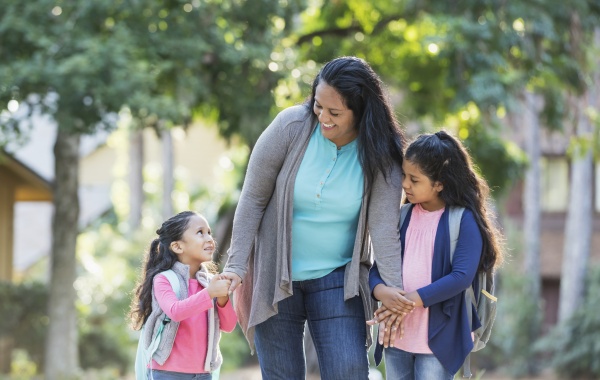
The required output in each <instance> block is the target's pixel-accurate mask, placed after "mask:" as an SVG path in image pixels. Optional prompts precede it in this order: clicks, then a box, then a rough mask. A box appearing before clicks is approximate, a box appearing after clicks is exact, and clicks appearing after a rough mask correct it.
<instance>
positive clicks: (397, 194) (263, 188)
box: [224, 105, 402, 351]
mask: <svg viewBox="0 0 600 380" xmlns="http://www.w3.org/2000/svg"><path fill="white" fill-rule="evenodd" d="M311 115H312V112H311V110H310V109H309V108H308V107H307V106H305V105H300V106H293V107H290V108H287V109H285V110H283V111H282V112H280V113H279V115H277V117H276V118H275V119H274V120H273V122H272V123H271V124H270V125H269V127H268V128H267V129H265V131H264V132H263V133H262V134H261V136H260V138H259V139H258V141H257V143H256V145H255V147H254V149H253V151H252V155H251V157H250V161H249V164H248V170H247V173H246V178H245V181H244V186H243V188H242V193H241V196H240V200H239V203H238V206H237V209H236V212H235V217H234V221H233V233H232V239H231V247H230V250H229V259H228V261H227V265H226V266H225V269H224V272H233V273H235V274H237V275H239V276H240V277H241V278H242V279H243V284H242V285H241V286H240V287H239V288H238V290H236V291H235V302H234V305H235V307H236V313H237V317H238V321H239V323H240V326H241V327H242V331H243V332H244V334H245V335H246V339H247V340H248V342H249V344H250V348H251V350H252V351H254V326H256V325H257V324H259V323H261V322H264V321H265V320H267V319H268V318H270V317H271V316H273V315H275V314H277V303H278V302H279V301H281V300H283V299H285V298H287V297H289V296H291V295H292V292H293V290H292V269H291V254H292V252H291V248H292V212H293V194H294V181H295V180H296V174H297V173H298V169H299V167H300V163H301V162H302V158H303V157H304V152H305V151H306V148H307V146H308V142H309V140H310V136H311V133H312V131H314V128H315V127H316V125H317V124H316V122H315V121H314V119H313V118H312V117H311ZM365 182H366V181H365ZM401 195H402V177H401V168H400V163H398V165H396V166H395V167H394V168H393V171H392V173H391V175H389V174H388V176H387V180H385V179H384V177H383V175H382V173H380V172H378V173H376V175H375V180H374V183H373V185H372V188H371V191H370V193H365V194H364V196H363V203H362V206H361V209H360V215H359V220H358V228H357V233H356V240H355V243H354V251H353V254H352V260H351V261H350V263H348V264H347V265H346V271H345V280H344V299H345V300H348V299H350V298H352V297H356V296H358V295H360V296H361V297H362V300H363V304H364V306H365V320H367V319H371V318H372V316H373V311H374V310H375V306H376V303H375V302H374V301H373V299H372V297H371V295H370V294H371V293H370V291H369V282H368V279H369V269H370V267H371V265H372V263H373V254H375V257H376V258H377V263H378V266H379V268H380V269H379V272H380V274H381V276H382V278H383V280H384V281H385V282H386V283H387V284H392V285H396V286H401V285H402V276H401V267H402V265H401V264H402V263H401V258H400V234H399V231H398V220H399V217H400V200H401ZM367 340H368V341H367V344H368V345H369V346H370V344H371V334H370V333H369V334H367Z"/></svg>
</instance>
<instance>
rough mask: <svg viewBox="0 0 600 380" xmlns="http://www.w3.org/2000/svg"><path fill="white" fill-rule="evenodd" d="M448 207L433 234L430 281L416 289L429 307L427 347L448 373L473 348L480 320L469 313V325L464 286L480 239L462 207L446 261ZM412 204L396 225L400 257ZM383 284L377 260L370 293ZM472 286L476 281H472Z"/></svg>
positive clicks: (469, 280)
mask: <svg viewBox="0 0 600 380" xmlns="http://www.w3.org/2000/svg"><path fill="white" fill-rule="evenodd" d="M448 214H449V212H448V208H446V210H444V212H443V214H442V216H441V218H440V222H439V224H438V227H437V232H436V235H435V242H434V248H433V263H432V268H431V284H429V285H427V286H425V287H422V288H420V289H418V290H417V292H418V293H419V296H420V297H421V300H422V301H423V306H424V307H428V308H429V337H428V338H429V342H428V343H429V348H430V349H431V351H432V352H433V354H434V355H435V356H436V358H437V359H438V360H439V361H440V362H441V363H442V365H443V366H444V367H445V368H446V369H447V370H448V371H449V372H451V373H457V372H458V370H459V369H460V367H461V366H462V364H463V362H464V361H465V358H466V357H467V355H468V354H469V353H470V352H471V350H472V349H473V340H472V338H471V331H474V330H476V329H478V328H479V327H480V326H481V323H480V322H479V320H478V319H477V317H476V314H473V315H474V316H475V318H473V323H472V326H471V328H469V321H468V316H467V305H466V302H465V290H466V289H467V288H468V287H469V286H470V285H471V283H473V282H474V281H476V276H475V274H476V273H477V267H478V266H479V260H480V259H481V252H482V248H483V241H482V238H481V232H480V231H479V227H478V226H477V222H476V221H475V218H474V217H473V213H472V212H471V211H470V210H467V209H465V211H464V213H463V216H462V220H461V222H460V232H459V236H458V241H457V243H456V248H455V251H454V257H453V259H452V265H451V264H450V229H449V225H448ZM411 215H412V207H411V208H410V210H409V211H408V214H407V215H406V218H405V220H404V222H403V223H402V226H401V228H400V238H401V240H402V241H401V245H402V252H401V254H402V257H404V236H405V235H406V229H407V228H408V224H409V223H410V218H411ZM382 283H383V284H385V283H384V282H383V280H382V279H381V276H380V275H379V270H378V269H377V263H375V264H374V265H373V268H371V271H370V273H369V285H370V288H371V293H372V292H373V289H375V286H377V285H378V284H382ZM473 285H474V288H475V289H476V288H477V287H476V285H477V284H473Z"/></svg>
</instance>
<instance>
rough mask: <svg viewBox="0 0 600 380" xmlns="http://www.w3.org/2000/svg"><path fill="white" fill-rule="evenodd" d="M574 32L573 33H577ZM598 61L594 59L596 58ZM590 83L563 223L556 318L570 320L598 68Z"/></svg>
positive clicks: (581, 251)
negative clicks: (591, 113) (588, 142)
mask: <svg viewBox="0 0 600 380" xmlns="http://www.w3.org/2000/svg"><path fill="white" fill-rule="evenodd" d="M576 32H577V31H575V32H574V34H576ZM594 47H595V49H597V48H598V47H600V29H598V28H596V29H595V31H594ZM595 49H592V50H595ZM596 61H597V58H596ZM594 70H595V72H594V73H593V75H592V83H591V85H590V86H589V87H588V89H587V91H586V92H585V93H584V94H583V95H581V96H580V97H579V98H578V99H576V101H575V102H574V104H575V106H574V108H575V115H576V117H575V122H576V126H575V137H576V138H578V139H579V141H578V142H575V144H573V145H574V149H573V153H572V156H571V183H570V188H569V208H568V210H567V222H566V226H565V244H564V250H563V266H562V274H561V281H560V299H559V308H558V321H559V322H564V321H566V320H567V319H569V318H570V317H571V316H572V315H573V312H574V311H575V310H577V309H578V308H579V306H580V305H581V303H582V299H583V295H584V284H585V275H586V270H587V266H588V259H589V256H590V251H591V245H592V223H593V212H594V211H593V207H592V205H593V203H592V200H593V198H592V196H593V194H592V189H593V186H592V177H593V170H594V161H593V152H592V149H591V148H590V147H589V146H588V147H586V146H582V143H581V141H584V140H587V141H591V139H592V136H593V135H592V132H593V126H592V121H591V120H590V116H589V115H588V109H589V108H592V107H598V106H599V104H598V103H599V100H598V86H600V78H599V70H598V69H597V68H595V69H594Z"/></svg>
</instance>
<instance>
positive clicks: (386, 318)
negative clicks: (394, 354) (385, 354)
mask: <svg viewBox="0 0 600 380" xmlns="http://www.w3.org/2000/svg"><path fill="white" fill-rule="evenodd" d="M405 316H406V314H405V313H393V312H392V311H391V310H388V309H387V308H386V307H385V306H381V307H380V308H379V309H377V311H375V317H374V318H373V319H371V320H370V321H367V324H368V325H375V324H377V323H379V336H378V337H377V339H378V341H379V344H382V345H383V346H384V347H385V348H387V347H394V341H395V340H396V337H397V336H398V334H397V331H398V330H400V335H399V338H400V339H402V337H404V323H403V320H404V317H405Z"/></svg>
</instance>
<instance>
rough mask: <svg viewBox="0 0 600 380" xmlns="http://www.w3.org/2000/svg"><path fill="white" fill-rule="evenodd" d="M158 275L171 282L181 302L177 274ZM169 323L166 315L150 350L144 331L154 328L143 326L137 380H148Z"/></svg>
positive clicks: (139, 346)
mask: <svg viewBox="0 0 600 380" xmlns="http://www.w3.org/2000/svg"><path fill="white" fill-rule="evenodd" d="M158 274H162V275H163V276H165V277H166V278H167V280H169V284H171V288H173V292H175V295H176V296H177V299H179V300H180V299H181V285H180V284H179V278H178V277H177V274H176V273H175V272H174V271H173V270H172V269H169V270H166V271H164V272H160V273H158ZM169 322H171V318H169V316H167V315H165V318H164V319H163V320H162V321H160V322H159V323H160V325H159V327H158V330H157V331H156V334H155V335H154V336H153V337H152V341H151V342H150V345H149V346H148V348H145V345H144V343H143V341H144V330H145V329H146V328H152V327H149V326H146V325H145V324H144V326H142V331H141V337H140V342H139V343H138V349H137V353H136V358H135V376H136V380H146V378H147V373H148V368H147V365H148V364H149V363H150V364H152V356H153V355H154V353H155V352H156V350H157V349H158V345H159V344H160V339H161V337H162V332H163V330H164V328H165V325H166V324H167V323H169ZM149 370H150V371H152V367H150V369H149Z"/></svg>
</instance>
